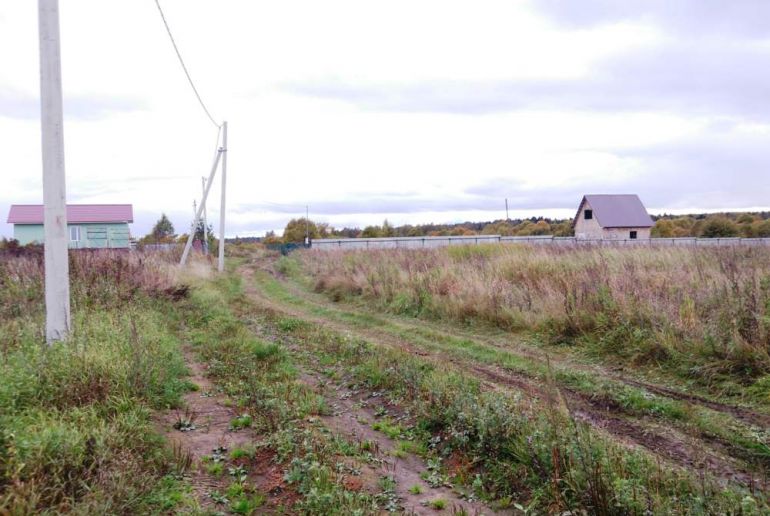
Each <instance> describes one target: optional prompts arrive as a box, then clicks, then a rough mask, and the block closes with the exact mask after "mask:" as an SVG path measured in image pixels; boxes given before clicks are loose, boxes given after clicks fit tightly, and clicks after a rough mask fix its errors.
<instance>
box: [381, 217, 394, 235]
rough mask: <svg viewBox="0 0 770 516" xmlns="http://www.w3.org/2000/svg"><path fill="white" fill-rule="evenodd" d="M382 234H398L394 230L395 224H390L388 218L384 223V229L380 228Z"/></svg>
mask: <svg viewBox="0 0 770 516" xmlns="http://www.w3.org/2000/svg"><path fill="white" fill-rule="evenodd" d="M380 235H381V236H384V237H392V236H396V233H395V231H394V230H393V226H391V225H390V222H388V219H385V221H384V222H383V223H382V229H381V230H380Z"/></svg>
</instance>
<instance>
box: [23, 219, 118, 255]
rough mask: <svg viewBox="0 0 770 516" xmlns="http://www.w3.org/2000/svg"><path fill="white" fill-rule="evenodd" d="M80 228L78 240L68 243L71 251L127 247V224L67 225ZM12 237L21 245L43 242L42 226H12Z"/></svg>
mask: <svg viewBox="0 0 770 516" xmlns="http://www.w3.org/2000/svg"><path fill="white" fill-rule="evenodd" d="M72 227H79V228H80V240H79V241H77V242H73V241H70V248H73V249H99V248H103V249H106V248H111V249H115V248H124V247H129V241H128V239H129V231H128V224H127V223H125V222H123V223H116V224H69V225H68V233H69V228H72ZM13 237H14V238H15V239H16V240H18V241H19V243H20V244H21V245H26V244H30V243H32V242H37V243H42V242H43V237H44V233H43V225H42V224H14V226H13Z"/></svg>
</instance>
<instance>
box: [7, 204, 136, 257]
mask: <svg viewBox="0 0 770 516" xmlns="http://www.w3.org/2000/svg"><path fill="white" fill-rule="evenodd" d="M132 222H134V208H133V206H132V205H130V204H68V205H67V230H68V233H69V242H70V248H72V249H117V248H128V247H130V237H131V234H130V231H129V228H128V225H129V224H131V223H132ZM8 223H9V224H13V237H14V238H15V239H16V240H18V241H19V243H20V244H22V245H26V244H33V243H38V244H42V243H43V240H44V236H45V233H44V231H43V205H42V204H14V205H12V206H11V210H10V211H9V212H8Z"/></svg>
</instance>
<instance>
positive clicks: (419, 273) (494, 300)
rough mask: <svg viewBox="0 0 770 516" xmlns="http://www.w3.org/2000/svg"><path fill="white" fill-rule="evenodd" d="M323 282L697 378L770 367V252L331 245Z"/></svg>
mask: <svg viewBox="0 0 770 516" xmlns="http://www.w3.org/2000/svg"><path fill="white" fill-rule="evenodd" d="M302 260H303V261H304V265H305V266H306V268H307V269H308V270H309V271H310V272H311V273H312V275H313V276H314V278H316V288H317V289H318V290H319V291H324V292H328V293H329V294H330V295H331V296H332V297H333V298H335V299H342V298H343V297H345V296H361V297H364V298H366V299H368V300H370V301H373V302H375V303H377V304H379V305H380V306H383V307H386V308H387V309H389V310H391V311H394V312H399V313H405V314H410V315H414V316H422V317H431V318H445V319H451V320H454V321H463V322H467V323H479V322H482V323H488V324H492V325H494V326H497V327H501V328H505V329H511V330H525V329H530V330H536V331H538V332H542V333H543V334H545V335H546V336H547V337H548V340H549V341H550V342H552V343H570V344H574V343H579V344H586V345H589V344H590V349H591V350H593V351H594V352H596V353H597V354H601V355H606V354H607V353H610V354H612V355H613V356H620V357H622V358H624V359H627V360H628V361H631V362H634V363H642V362H657V363H665V362H669V361H672V360H674V359H676V361H677V362H678V363H679V364H680V365H682V366H683V368H684V369H686V370H687V373H688V374H691V375H693V376H696V377H704V378H710V379H713V378H715V377H720V376H725V375H728V376H732V377H740V378H745V379H750V378H756V377H757V376H760V375H762V374H766V373H768V372H770V249H765V248H749V247H737V248H670V247H666V248H598V247H592V248H587V247H579V248H576V247H563V248H562V247H552V246H547V247H546V246H524V245H491V246H463V247H449V248H443V249H435V250H405V249H404V250H374V251H371V250H370V251H352V252H351V251H347V252H345V251H329V252H323V253H306V254H304V255H303V258H302Z"/></svg>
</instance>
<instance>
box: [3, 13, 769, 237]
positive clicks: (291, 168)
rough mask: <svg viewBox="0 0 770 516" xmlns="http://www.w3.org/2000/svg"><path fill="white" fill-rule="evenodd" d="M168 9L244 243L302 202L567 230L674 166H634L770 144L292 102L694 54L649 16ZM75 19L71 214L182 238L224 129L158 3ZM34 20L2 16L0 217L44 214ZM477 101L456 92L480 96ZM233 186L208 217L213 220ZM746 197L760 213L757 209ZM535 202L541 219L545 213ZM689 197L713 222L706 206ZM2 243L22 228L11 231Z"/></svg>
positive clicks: (623, 118)
mask: <svg viewBox="0 0 770 516" xmlns="http://www.w3.org/2000/svg"><path fill="white" fill-rule="evenodd" d="M161 3H162V5H163V7H164V9H165V12H166V15H167V18H168V21H169V23H170V25H171V28H172V30H173V32H174V35H175V37H176V39H177V42H178V44H179V46H180V49H181V51H182V53H183V55H184V56H185V58H186V61H187V65H188V67H189V69H190V72H191V73H192V75H193V78H194V80H195V81H196V84H197V86H198V88H199V90H200V92H201V94H202V96H203V97H204V99H205V101H206V103H207V104H208V106H209V108H210V109H211V111H212V113H213V114H214V116H216V117H219V118H227V120H228V121H229V123H230V151H229V154H228V165H229V173H228V187H229V190H228V194H229V197H228V198H229V201H230V206H231V207H232V208H233V211H232V213H231V214H230V216H229V221H230V223H231V226H230V227H231V228H232V229H231V233H232V234H233V235H234V234H236V233H237V234H241V235H245V234H249V233H253V232H261V231H264V230H265V229H278V228H280V227H282V226H283V225H284V224H285V222H286V220H288V218H290V216H292V215H301V214H302V211H303V207H304V205H305V204H310V206H311V213H312V212H313V206H314V205H317V206H322V207H324V209H326V208H329V209H331V208H330V207H332V206H336V207H338V209H339V213H324V214H319V215H321V216H323V217H326V218H327V220H328V221H330V222H332V223H333V224H335V225H351V224H358V225H364V224H369V223H375V222H377V223H379V222H381V221H382V219H383V218H385V217H388V218H389V219H390V220H392V221H393V222H396V223H417V222H429V221H431V220H433V221H436V222H439V221H449V220H452V221H455V220H465V219H466V218H475V217H478V218H494V217H495V215H494V214H497V216H499V212H498V211H497V208H490V209H481V208H482V207H484V206H487V205H489V206H498V205H499V206H502V198H504V197H505V196H509V197H511V198H517V199H521V200H522V205H521V206H519V207H517V206H513V208H514V212H513V213H521V214H527V213H530V214H531V213H542V214H544V215H555V214H558V213H562V212H564V213H567V212H569V211H570V209H568V208H566V207H565V205H566V204H568V203H569V201H568V199H570V198H571V197H572V196H575V197H576V199H575V202H577V201H578V199H577V196H579V194H580V193H583V192H581V191H580V189H581V188H583V187H584V186H585V187H586V188H588V187H592V188H596V187H597V186H603V187H604V188H607V189H612V190H613V191H615V190H622V189H625V188H629V187H634V188H635V187H637V186H638V185H639V178H643V177H646V176H647V175H648V174H650V173H651V171H650V166H651V165H650V163H653V165H654V166H657V165H660V164H661V163H663V162H662V161H661V159H660V157H659V156H657V155H656V156H653V157H652V158H651V157H650V156H649V155H645V154H644V153H639V152H637V151H638V150H639V149H644V148H659V147H660V146H665V145H676V144H677V142H687V148H688V149H690V151H691V152H692V149H693V142H695V144H694V148H696V149H697V142H699V141H706V142H708V145H709V146H710V147H713V145H714V139H713V138H715V137H716V136H715V135H718V134H720V133H719V131H721V130H722V129H719V127H717V126H718V123H721V122H719V121H720V120H725V119H726V120H729V122H728V125H730V127H740V131H744V132H747V133H748V132H750V133H751V134H752V135H755V136H756V137H757V138H767V137H770V135H768V134H767V133H763V131H765V128H766V127H767V121H766V120H763V119H762V118H761V117H759V118H757V117H754V118H752V119H751V120H748V119H745V118H744V117H743V115H741V114H737V115H735V116H732V115H731V114H730V113H723V114H721V115H720V117H722V118H715V117H714V116H711V115H709V114H705V115H704V114H703V113H699V114H692V113H689V112H683V111H679V110H677V109H675V108H669V107H668V105H667V104H665V103H660V104H656V103H651V104H649V105H647V104H644V103H642V104H640V106H641V107H639V108H637V109H632V110H612V109H606V108H605V109H591V108H590V107H589V108H587V109H576V108H575V107H574V105H573V106H567V107H566V108H565V107H564V106H560V105H558V103H557V102H552V101H551V100H549V101H548V103H546V105H538V106H534V107H533V106H523V107H522V108H520V109H518V110H516V111H510V110H499V111H498V110H495V109H491V110H487V111H485V112H483V113H473V112H471V113H466V114H454V113H442V112H434V111H431V110H424V111H421V110H411V111H410V110H406V111H383V110H378V109H365V108H363V109H362V106H361V105H357V104H356V103H355V102H348V101H340V99H337V98H333V97H328V96H327V97H324V96H320V97H319V96H308V95H304V94H303V95H298V94H296V93H297V90H301V89H303V88H305V89H308V88H310V89H312V88H313V87H317V86H318V85H319V84H342V85H347V84H353V85H356V86H357V87H360V88H363V89H364V90H374V91H377V92H380V93H379V94H380V95H383V96H384V98H386V99H396V101H398V100H399V95H402V94H403V91H404V85H409V84H439V85H441V84H455V85H457V84H471V85H473V84H485V83H490V82H492V83H494V82H495V81H498V82H499V81H503V82H505V83H507V84H519V83H521V82H522V81H524V82H527V81H534V82H535V83H538V82H542V83H548V82H549V81H556V82H559V81H567V82H572V83H575V84H583V85H585V84H601V83H596V82H595V79H596V74H597V70H600V67H601V66H602V64H603V63H607V62H612V63H622V62H623V60H624V58H625V57H626V56H633V55H640V54H644V53H645V52H650V51H654V52H661V51H663V52H665V49H666V48H670V46H671V45H678V46H681V45H679V43H681V42H679V41H678V40H677V38H678V37H679V36H678V35H677V34H676V33H671V32H670V28H669V25H667V24H665V23H660V24H657V23H656V22H655V18H651V17H649V16H641V15H640V16H641V17H639V18H634V16H628V17H621V18H620V19H617V18H613V19H611V20H609V21H607V22H604V23H601V24H596V25H590V26H584V25H563V24H559V23H555V22H554V21H553V20H552V19H550V18H547V17H545V16H544V15H543V14H542V13H540V12H538V11H536V10H534V9H532V7H531V6H528V5H527V4H525V3H522V2H509V1H487V0H482V1H480V2H474V3H472V4H471V3H468V2H457V1H446V0H444V1H439V0H430V1H425V2H413V1H405V0H397V1H390V2H366V1H364V2H362V1H360V0H355V1H354V0H346V1H336V0H333V1H329V2H314V1H310V0H305V1H300V0H288V1H284V2H250V1H246V0H240V1H236V0H232V1H227V2H211V1H203V0H161ZM60 8H61V13H62V38H63V41H62V52H63V78H64V90H65V97H66V99H67V103H68V115H67V118H66V120H65V138H66V168H67V175H68V196H69V200H70V201H71V202H130V203H133V204H134V206H135V211H136V212H137V213H138V214H141V216H139V215H138V216H137V220H138V222H137V223H136V224H135V225H134V231H135V233H138V234H142V233H144V232H146V231H147V230H148V229H149V225H150V224H151V222H152V220H153V218H156V217H157V216H158V215H159V214H160V212H162V211H164V212H166V213H168V214H169V215H171V216H172V218H173V220H174V222H175V224H176V225H177V227H178V228H183V227H186V225H187V224H188V221H187V220H186V218H187V217H188V214H189V213H190V211H191V204H192V200H193V199H194V198H197V197H199V191H200V177H201V176H202V175H207V174H208V170H209V167H210V163H211V159H212V154H213V151H214V136H215V130H214V129H213V127H212V126H211V124H210V123H209V122H208V121H207V120H206V118H205V116H204V115H203V114H202V112H201V111H200V108H199V106H198V105H197V102H196V100H195V98H194V96H193V94H192V92H191V91H190V89H189V86H188V85H187V83H186V79H185V78H184V76H183V74H182V72H181V70H180V69H179V65H178V63H177V62H176V57H175V55H174V53H173V50H172V48H171V46H170V43H169V41H168V39H167V36H166V34H165V30H164V28H163V26H162V24H161V21H160V18H159V16H158V13H157V10H156V8H155V5H154V3H153V2H152V1H147V2H119V1H117V0H82V1H79V2H61V6H60ZM36 16H37V13H36V5H35V3H34V2H30V1H28V0H8V1H6V2H3V3H2V5H0V48H2V49H10V50H11V51H4V52H3V67H2V68H0V141H1V142H3V143H2V148H3V149H4V152H3V155H4V173H3V174H4V188H3V190H2V191H0V208H3V207H5V206H7V205H8V204H9V203H13V202H36V201H39V200H40V198H41V197H42V191H41V180H40V177H41V172H40V149H39V146H40V135H39V126H38V122H37V120H36V118H35V117H34V116H33V117H29V116H28V115H29V111H30V109H33V110H34V106H33V107H30V106H31V104H30V99H32V102H36V100H35V99H36V98H37V95H38V89H39V85H38V56H37V19H36ZM755 36H756V31H755V30H752V32H751V37H752V38H755ZM683 37H684V36H683ZM730 38H731V40H739V39H740V38H739V37H738V36H736V34H735V33H731V35H730ZM751 41H753V39H752V40H751ZM709 44H710V45H712V46H713V45H718V44H719V41H711V42H710V43H709ZM755 46H756V45H755ZM755 46H754V47H755ZM684 47H685V48H687V45H684ZM754 47H752V48H754ZM736 48H738V50H736V52H740V48H741V47H740V45H738V46H737V47H736ZM754 50H756V48H754ZM754 50H752V51H754ZM724 55H727V54H724ZM730 55H738V54H730ZM680 57H681V56H680ZM752 73H754V72H752V71H751V69H749V71H747V72H746V73H745V74H744V75H742V76H741V77H743V78H744V79H746V78H751V77H752ZM756 73H759V72H756ZM626 79H627V80H630V81H633V80H634V78H633V77H626ZM704 80H708V77H706V76H704ZM288 86H292V87H294V88H295V89H294V90H292V88H291V87H288ZM705 86H708V85H707V84H705V85H704V87H705ZM722 86H723V88H722V94H721V95H722V96H724V94H729V93H730V92H731V91H733V88H734V90H735V95H736V98H738V97H739V96H740V93H741V88H742V86H741V85H740V84H736V85H731V84H729V83H727V84H726V85H725V84H723V85H722ZM745 87H746V88H749V86H745ZM458 91H459V90H458ZM724 92H727V93H724ZM450 93H452V92H451V91H448V90H447V89H444V90H438V93H436V91H433V92H431V91H430V90H426V93H424V94H425V95H428V96H431V95H434V96H435V95H436V94H441V95H444V96H445V97H448V96H449V94H450ZM473 93H474V92H473V91H470V93H468V92H463V91H461V94H462V95H466V97H467V98H470V96H471V95H472V94H473ZM642 93H644V90H643V89H642ZM665 93H666V92H665V91H656V92H655V94H656V95H665ZM680 93H681V92H680ZM680 93H678V94H680ZM560 94H561V93H560ZM592 94H593V96H594V97H593V98H597V97H601V95H602V94H603V91H602V90H599V91H593V92H592ZM3 95H5V96H3ZM719 98H722V97H719ZM4 99H5V100H4ZM423 100H425V99H423ZM427 100H436V99H433V98H428V99H427ZM439 100H440V99H439ZM454 100H457V99H454ZM459 100H460V101H461V102H462V101H463V97H462V96H460V97H459ZM89 102H90V104H89ZM726 105H730V103H726ZM4 106H5V108H4ZM8 106H10V108H13V109H10V108H9V109H6V108H8ZM660 106H663V107H660ZM4 110H5V112H4ZM89 110H90V111H89ZM621 111H622V112H621ZM78 112H81V113H89V114H90V116H77V113H78ZM19 113H25V114H26V115H27V116H20V115H19ZM715 124H716V125H715ZM757 135H758V136H757ZM725 138H726V137H725ZM719 142H728V143H731V142H732V143H734V142H735V137H734V135H733V136H730V137H729V138H728V139H726V140H725V139H722V140H719V139H718V140H717V143H719ZM6 149H8V150H7V151H6ZM680 162H681V160H679V161H666V162H665V163H666V165H667V166H669V165H670V164H671V163H680ZM704 173H706V174H710V173H712V174H717V173H719V172H718V171H706V172H704ZM688 177H689V176H688ZM749 177H754V176H749ZM711 184H712V186H713V184H714V183H713V182H711ZM717 184H718V185H722V186H723V184H722V183H717ZM490 185H492V187H491V188H490ZM494 185H498V187H497V188H495V187H494ZM695 187H697V185H693V188H695ZM218 188H219V187H218V184H217V185H216V186H215V188H214V190H213V191H212V195H213V197H214V199H215V201H214V202H211V203H210V204H209V206H210V207H209V214H210V216H211V219H212V220H213V221H214V222H216V218H217V216H218V210H219V202H218V199H219V191H218ZM474 189H475V190H474ZM474 191H475V192H476V193H473V192H474ZM481 191H483V193H480V192H481ZM548 192H553V194H552V195H551V196H550V197H549V195H548ZM723 193H724V197H725V199H726V200H728V201H730V203H728V204H730V205H731V206H732V205H734V204H735V203H734V202H732V201H731V200H730V193H729V192H723ZM704 194H705V193H704ZM386 195H387V196H389V198H396V199H399V198H400V199H401V201H402V202H401V204H399V205H398V210H397V211H388V210H391V209H392V206H393V204H392V203H391V204H388V203H382V202H381V200H382V197H383V196H386ZM709 195H710V194H709ZM733 197H734V199H739V200H740V202H743V203H744V204H746V203H747V204H752V205H756V204H761V203H760V202H759V201H758V200H757V199H756V198H752V197H751V196H750V195H745V194H744V193H743V192H742V193H740V194H736V195H734V196H733ZM712 198H713V197H710V199H712ZM527 199H529V200H532V202H534V201H533V200H537V201H538V202H540V203H541V204H539V205H538V206H540V211H539V212H538V206H531V205H530V204H528V202H529V201H527ZM691 199H692V200H691V202H692V203H693V204H692V205H693V206H699V205H702V204H697V201H698V196H697V190H696V191H695V192H694V194H693V196H692V197H691ZM270 203H272V204H270ZM442 203H443V204H442ZM709 203H711V200H710V201H709ZM276 204H278V205H290V207H289V208H288V209H286V208H281V209H279V208H278V207H277V206H276ZM525 204H526V206H525ZM706 204H708V203H706ZM271 206H272V207H271ZM367 206H370V207H371V208H370V211H372V213H370V212H369V211H367V210H366V209H365V208H366V207H367ZM442 206H443V207H442ZM353 207H355V210H358V211H352V210H353V209H354V208H353ZM421 207H422V208H421ZM661 208H666V206H665V205H664V206H661ZM559 210H561V211H559ZM3 220H4V219H3ZM0 233H2V234H5V235H8V234H10V228H9V227H8V226H7V225H4V224H0Z"/></svg>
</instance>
